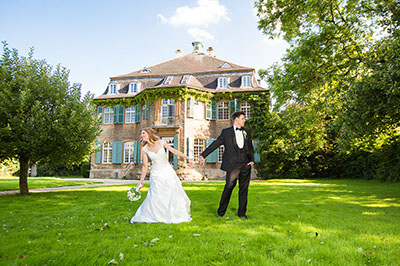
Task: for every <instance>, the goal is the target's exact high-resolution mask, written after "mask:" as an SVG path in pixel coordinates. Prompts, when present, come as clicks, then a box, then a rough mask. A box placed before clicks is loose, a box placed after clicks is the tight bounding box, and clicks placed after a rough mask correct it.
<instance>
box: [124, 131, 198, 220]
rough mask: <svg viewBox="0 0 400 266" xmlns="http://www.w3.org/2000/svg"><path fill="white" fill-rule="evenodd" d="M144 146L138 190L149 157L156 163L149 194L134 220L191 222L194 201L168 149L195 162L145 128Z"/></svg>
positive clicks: (151, 170) (151, 172) (153, 163)
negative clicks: (170, 161) (170, 162)
mask: <svg viewBox="0 0 400 266" xmlns="http://www.w3.org/2000/svg"><path fill="white" fill-rule="evenodd" d="M140 138H141V141H142V143H143V145H144V147H143V148H142V158H143V166H142V173H141V178H140V181H139V183H138V185H137V189H138V190H140V189H141V188H142V187H143V182H144V178H145V177H146V173H147V169H148V162H149V158H150V160H151V162H152V165H151V169H150V187H149V191H148V192H147V196H146V198H145V199H144V201H143V202H142V204H141V205H140V207H139V209H138V210H137V211H136V214H135V215H134V216H133V217H132V219H131V220H130V222H131V223H167V224H171V223H173V224H176V223H182V222H190V221H191V220H192V218H191V217H190V200H189V198H188V196H187V195H186V193H185V191H184V190H183V188H182V184H181V181H180V180H179V178H178V176H177V175H176V173H175V170H174V169H173V168H172V166H171V165H170V164H169V162H168V159H167V156H166V153H165V150H164V148H166V149H167V150H169V151H170V152H172V153H173V154H175V155H177V156H179V157H183V158H186V159H187V160H189V165H190V166H192V164H193V163H192V161H191V160H190V159H189V157H188V156H186V155H184V154H183V153H182V152H180V151H177V150H175V149H173V148H172V147H171V146H169V145H168V144H167V143H165V141H163V140H159V139H158V137H157V136H156V135H155V133H154V131H153V129H151V128H144V129H142V132H141V134H140Z"/></svg>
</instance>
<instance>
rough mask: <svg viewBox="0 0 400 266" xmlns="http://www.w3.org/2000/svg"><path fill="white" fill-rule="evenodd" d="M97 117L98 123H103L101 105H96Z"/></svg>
mask: <svg viewBox="0 0 400 266" xmlns="http://www.w3.org/2000/svg"><path fill="white" fill-rule="evenodd" d="M97 117H98V118H99V124H103V106H97Z"/></svg>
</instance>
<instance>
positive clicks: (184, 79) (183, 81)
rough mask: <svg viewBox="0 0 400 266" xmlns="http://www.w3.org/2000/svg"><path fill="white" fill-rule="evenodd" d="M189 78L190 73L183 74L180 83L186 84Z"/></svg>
mask: <svg viewBox="0 0 400 266" xmlns="http://www.w3.org/2000/svg"><path fill="white" fill-rule="evenodd" d="M189 80H190V75H184V76H183V77H182V79H181V84H188V83H189Z"/></svg>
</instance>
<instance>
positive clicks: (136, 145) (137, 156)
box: [133, 140, 140, 163]
mask: <svg viewBox="0 0 400 266" xmlns="http://www.w3.org/2000/svg"><path fill="white" fill-rule="evenodd" d="M139 152H140V141H138V140H137V141H135V143H134V144H133V162H134V163H139V162H140V154H139Z"/></svg>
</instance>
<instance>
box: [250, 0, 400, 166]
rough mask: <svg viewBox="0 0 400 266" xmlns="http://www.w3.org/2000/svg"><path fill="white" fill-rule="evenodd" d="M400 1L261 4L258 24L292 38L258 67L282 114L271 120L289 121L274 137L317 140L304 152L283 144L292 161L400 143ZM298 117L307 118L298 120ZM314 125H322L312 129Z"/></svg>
mask: <svg viewBox="0 0 400 266" xmlns="http://www.w3.org/2000/svg"><path fill="white" fill-rule="evenodd" d="M399 6H400V2H399V1H398V0H388V1H378V0H327V1H319V0H307V1H289V0H259V1H256V2H255V7H256V8H257V10H258V16H259V18H260V19H259V29H260V30H261V31H262V32H263V33H265V34H266V35H268V36H269V37H270V38H276V37H278V36H281V37H282V38H283V39H284V40H286V41H287V42H289V44H290V48H289V49H288V50H287V53H286V55H285V56H284V57H283V59H282V61H281V62H280V63H278V64H274V65H273V66H272V67H270V68H269V69H267V70H262V71H260V75H261V77H262V78H264V79H265V80H266V81H267V82H268V84H269V87H270V89H271V91H272V95H273V97H274V98H275V100H276V104H275V106H274V111H275V114H276V115H277V117H278V118H279V119H275V120H273V121H272V123H275V122H276V123H275V124H276V126H278V125H279V123H281V121H286V122H285V123H286V124H287V125H290V130H286V131H285V130H284V131H282V133H283V134H282V135H280V136H277V140H276V142H277V143H282V142H283V143H284V142H285V141H287V140H290V139H294V137H295V136H296V135H297V136H301V135H298V134H297V133H299V132H304V134H303V136H302V137H301V140H299V143H307V142H309V141H310V140H311V141H312V143H313V145H312V146H307V147H309V148H307V149H305V153H302V152H301V150H298V149H296V148H295V147H296V146H299V145H300V144H299V145H293V143H287V144H285V145H283V146H284V147H285V148H286V150H287V151H288V152H289V155H288V156H287V157H286V159H288V158H295V157H296V156H295V155H296V153H297V154H298V155H300V154H301V156H297V158H301V157H303V158H304V157H307V156H309V155H310V152H312V151H313V152H314V153H315V154H318V153H321V152H323V151H332V149H334V150H335V152H338V153H339V152H340V153H342V154H349V153H351V152H354V151H357V150H358V151H360V150H362V151H368V152H375V151H377V150H379V149H381V148H382V145H389V144H390V143H394V142H396V143H399V141H400V137H399V136H400V119H399V114H400V85H399V84H400V83H399V76H400V75H399V73H400V70H399V67H400V65H399V60H398V58H399V40H400V38H399V36H400V34H399V33H400V29H399V26H400V8H399ZM296 106H297V111H296V109H293V108H294V107H296ZM299 117H302V118H301V119H302V121H303V122H302V123H297V124H296V123H293V122H292V121H296V119H299ZM274 121H275V122H274ZM308 127H318V130H314V131H312V130H308V133H307V131H306V130H304V128H308ZM278 128H279V127H278ZM302 128H303V129H302ZM323 139H324V140H325V141H324V142H321V140H323ZM300 146H301V145H300ZM397 146H399V145H394V146H393V147H397ZM271 147H272V148H273V147H275V146H273V145H272V146H271ZM396 149H397V148H396ZM271 152H272V151H271ZM397 163H398V164H399V163H400V159H399V162H397Z"/></svg>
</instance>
